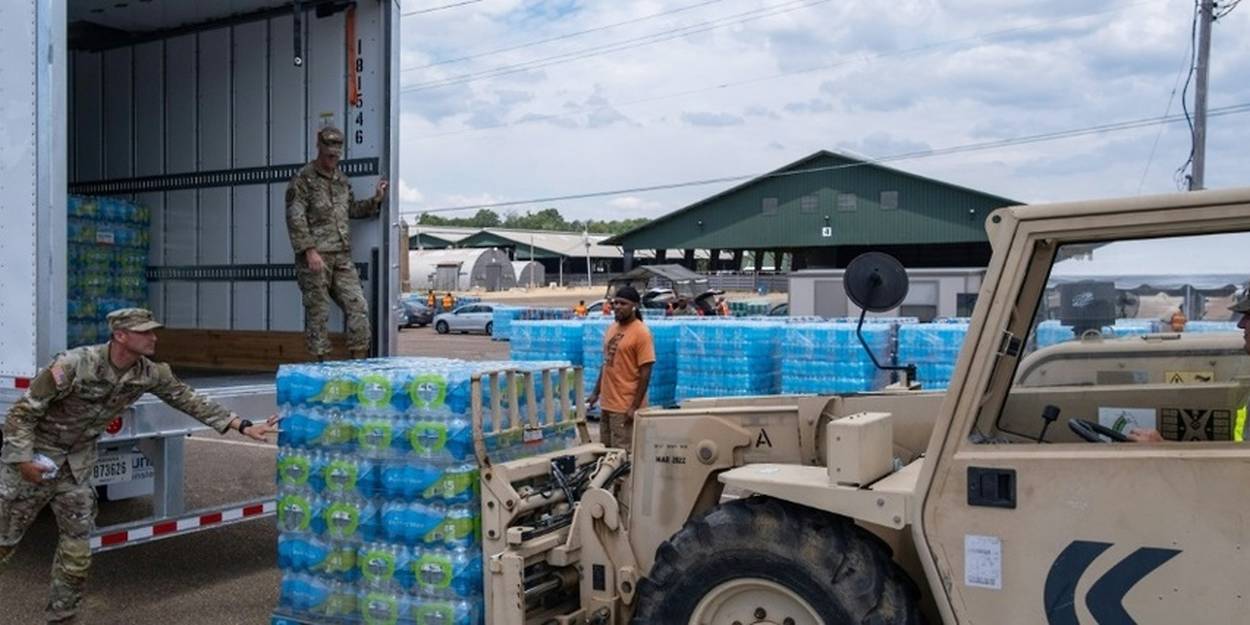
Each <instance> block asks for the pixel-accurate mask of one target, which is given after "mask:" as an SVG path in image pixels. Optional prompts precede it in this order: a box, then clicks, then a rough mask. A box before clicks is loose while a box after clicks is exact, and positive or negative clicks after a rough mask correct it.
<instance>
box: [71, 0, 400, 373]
mask: <svg viewBox="0 0 1250 625" xmlns="http://www.w3.org/2000/svg"><path fill="white" fill-rule="evenodd" d="M77 4H79V3H76V2H72V1H71V13H72V14H73V13H75V10H74V7H75V5H77ZM131 5H132V8H131V9H130V10H132V11H133V10H136V8H135V7H138V10H142V9H141V7H144V6H145V5H143V4H139V5H134V4H133V3H131ZM117 6H124V5H117ZM390 7H391V3H379V2H361V3H359V4H357V5H356V6H355V9H354V10H353V11H352V12H348V11H340V12H338V13H335V14H333V15H330V16H327V17H320V18H319V17H317V16H316V14H315V12H314V11H311V10H309V11H306V12H305V13H304V14H303V16H302V19H301V20H300V22H301V23H300V36H301V38H302V41H303V45H304V55H303V59H302V61H303V62H302V64H301V65H298V66H297V65H296V64H295V62H294V45H293V43H294V41H295V28H296V26H295V25H296V19H295V17H294V16H293V15H292V14H291V13H290V12H289V11H287V12H286V13H284V14H280V15H276V16H273V17H266V18H261V19H252V20H247V21H238V20H232V21H229V22H212V21H210V22H208V23H205V24H202V25H201V26H199V27H197V26H194V25H193V26H191V27H187V26H186V25H183V24H165V26H167V27H170V28H172V27H175V26H176V27H178V30H176V31H172V33H171V35H170V36H161V35H159V34H158V35H156V36H146V38H149V39H151V40H148V41H143V42H141V43H136V44H133V45H122V46H118V47H112V48H108V49H103V50H73V51H72V52H71V68H70V72H71V79H70V89H71V96H70V106H71V108H72V114H71V123H70V146H69V157H70V158H69V162H70V165H69V172H70V173H69V176H70V189H71V191H74V192H82V193H86V194H100V195H131V194H133V195H132V196H133V197H134V198H135V199H137V200H138V201H139V202H142V203H144V204H146V205H148V206H149V207H150V208H151V210H152V239H151V241H152V243H151V250H150V260H149V263H150V265H151V266H152V267H154V268H156V269H158V270H161V269H164V270H172V271H174V272H178V273H179V275H181V276H184V277H176V278H173V279H167V278H165V277H162V278H161V279H159V280H156V281H150V282H149V287H150V289H149V299H150V302H151V307H152V309H153V310H154V312H155V313H156V314H157V315H158V317H159V318H161V319H162V320H163V321H164V322H165V323H166V324H167V325H168V326H169V327H171V328H197V329H225V330H286V331H299V330H302V328H303V307H302V304H301V300H300V293H299V290H298V288H297V286H296V283H295V282H294V280H293V279H290V278H285V279H264V280H257V279H254V278H246V277H244V276H243V275H242V273H241V268H242V267H243V266H270V267H271V268H272V267H275V266H279V265H286V266H287V267H288V268H289V266H290V264H291V263H293V262H294V254H293V252H292V250H291V245H290V242H289V239H288V234H287V228H286V222H285V193H286V189H287V179H289V177H290V175H291V173H293V171H294V168H297V167H299V166H302V165H303V164H304V163H306V162H308V161H309V160H310V159H312V158H313V157H314V156H315V154H316V147H315V140H314V134H315V133H316V131H317V130H318V129H319V128H321V127H322V126H325V125H335V126H338V127H339V128H342V129H343V130H344V132H345V134H346V136H347V145H346V153H345V155H344V170H345V171H346V172H347V173H348V175H349V176H350V177H351V181H352V187H353V189H354V191H355V194H356V197H357V198H365V197H369V196H371V195H372V194H373V191H374V186H375V184H376V182H377V180H378V174H379V173H383V172H386V173H389V172H393V171H395V169H394V159H393V158H391V152H390V150H389V147H390V145H391V144H392V142H393V135H392V127H391V126H392V125H391V124H390V123H389V117H390V115H391V113H392V111H391V107H390V105H389V104H388V100H389V96H390V89H391V88H392V85H391V82H392V81H391V80H389V79H388V78H389V77H390V75H391V73H392V71H393V68H392V67H391V59H390V50H391V45H392V42H391V32H392V24H391V23H390V18H389V16H388V15H387V11H389V10H390ZM106 11H107V9H106ZM89 15H90V14H89ZM223 17H224V16H223ZM349 20H354V24H350V25H349ZM219 24H220V25H219ZM349 31H352V32H354V38H353V40H352V41H349V40H348V37H349ZM395 45H397V44H395ZM349 59H351V61H354V62H353V63H352V65H354V70H355V71H354V72H349ZM353 79H354V80H355V83H356V87H357V90H358V92H359V94H360V97H359V100H358V101H357V102H355V103H353V102H350V101H349V99H350V98H349V89H350V85H349V82H351V81H352V80H353ZM205 172H213V175H212V176H188V175H187V174H195V173H205ZM391 177H392V178H393V176H391ZM118 190H120V191H118ZM62 210H63V209H62ZM391 221H392V219H391V216H390V211H389V208H387V207H384V213H383V215H382V217H381V221H379V220H377V219H374V220H367V221H358V220H353V222H352V249H353V256H354V260H355V261H356V262H368V263H372V262H373V261H374V258H373V252H374V251H375V250H377V251H378V253H379V256H378V260H379V261H380V262H379V264H380V266H379V267H376V268H374V267H372V266H371V271H373V272H375V275H378V276H381V277H382V279H383V281H384V282H386V283H387V284H385V285H383V287H384V288H382V289H381V290H380V293H381V295H382V299H380V300H379V301H380V302H382V304H381V305H379V306H377V308H378V309H376V310H374V311H373V326H374V329H375V334H378V335H380V336H379V351H380V352H382V353H389V351H390V350H389V347H387V345H388V342H389V338H388V334H389V330H388V329H389V328H390V327H391V325H392V324H391V323H390V322H389V318H390V314H391V313H392V307H391V306H390V305H389V302H390V300H391V299H393V297H392V296H391V295H390V294H392V293H394V292H395V290H394V289H395V288H397V285H392V284H389V283H390V282H393V281H394V280H395V276H394V275H393V273H394V272H392V271H390V266H391V265H392V264H393V262H394V261H393V259H392V258H391V257H392V256H393V255H394V250H393V249H392V248H393V247H394V246H393V244H392V243H391V242H393V241H394V240H395V238H396V237H395V236H390V235H389V234H388V233H389V232H390V230H391V228H390V223H391ZM205 267H212V268H214V271H215V272H218V273H217V275H216V276H212V277H213V278H216V279H205V276H204V275H203V272H199V274H200V275H194V276H193V275H189V274H194V273H195V271H194V270H195V269H197V268H205ZM364 286H365V292H366V296H367V297H368V296H369V295H370V294H371V292H372V289H373V285H372V284H371V283H369V282H368V281H367V282H366V283H365V285H364ZM331 311H332V312H331V324H332V325H331V327H332V328H335V329H339V330H341V329H342V328H343V318H342V314H341V312H340V311H339V310H338V308H337V307H334V306H332V307H331Z"/></svg>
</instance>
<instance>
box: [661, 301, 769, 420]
mask: <svg viewBox="0 0 1250 625" xmlns="http://www.w3.org/2000/svg"><path fill="white" fill-rule="evenodd" d="M785 327H786V326H785V324H784V323H780V322H772V321H756V320H747V321H742V320H724V321H698V320H691V321H685V320H683V321H682V322H681V326H680V329H679V330H678V346H677V347H678V351H679V353H680V356H679V358H678V361H677V391H676V395H677V397H676V399H677V400H678V401H682V400H686V399H690V398H696V397H729V396H743V395H771V394H773V393H776V392H777V390H778V389H779V388H780V379H779V378H780V369H781V359H780V346H781V336H782V333H783V331H784V329H785Z"/></svg>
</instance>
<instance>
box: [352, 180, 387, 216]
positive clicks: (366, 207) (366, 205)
mask: <svg viewBox="0 0 1250 625" xmlns="http://www.w3.org/2000/svg"><path fill="white" fill-rule="evenodd" d="M381 212H382V200H380V199H378V197H377V195H374V196H372V197H370V198H369V199H366V200H359V201H357V200H356V192H355V191H353V190H352V187H351V184H348V186H347V216H348V217H351V218H352V219H368V218H370V217H377V216H378V215H379V214H380V213H381Z"/></svg>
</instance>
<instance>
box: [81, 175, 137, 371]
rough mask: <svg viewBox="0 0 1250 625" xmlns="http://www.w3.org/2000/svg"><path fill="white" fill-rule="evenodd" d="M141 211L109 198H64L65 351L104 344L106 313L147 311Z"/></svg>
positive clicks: (120, 200)
mask: <svg viewBox="0 0 1250 625" xmlns="http://www.w3.org/2000/svg"><path fill="white" fill-rule="evenodd" d="M150 224H151V213H150V212H149V211H148V209H147V207H145V206H143V205H141V204H136V203H133V202H127V201H125V200H122V199H119V198H111V197H87V196H81V195H71V196H70V198H69V217H68V221H67V230H68V237H67V238H68V243H69V250H68V256H69V258H68V261H69V262H68V270H69V271H68V273H69V276H68V279H67V284H66V291H67V300H66V306H67V308H68V312H69V319H68V336H67V342H68V345H69V347H77V346H79V345H89V344H92V343H98V342H102V341H105V340H107V339H108V334H109V333H108V324H107V323H106V322H105V319H106V317H107V316H108V314H109V313H110V312H113V311H114V310H117V309H119V308H130V307H134V306H147V300H148V282H147V276H146V271H147V267H148V243H149V238H150V228H151V225H150Z"/></svg>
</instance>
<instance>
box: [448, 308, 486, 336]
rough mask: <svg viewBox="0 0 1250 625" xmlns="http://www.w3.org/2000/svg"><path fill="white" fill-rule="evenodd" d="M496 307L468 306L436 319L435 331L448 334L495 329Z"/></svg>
mask: <svg viewBox="0 0 1250 625" xmlns="http://www.w3.org/2000/svg"><path fill="white" fill-rule="evenodd" d="M494 318H495V307H494V305H492V304H466V305H464V306H461V307H459V308H457V309H455V310H453V311H451V312H445V313H440V314H438V315H436V316H435V317H434V330H435V331H436V332H438V333H439V334H447V333H448V332H460V333H466V332H485V333H486V334H488V335H489V334H491V333H492V332H493V331H494V329H495V323H494Z"/></svg>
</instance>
